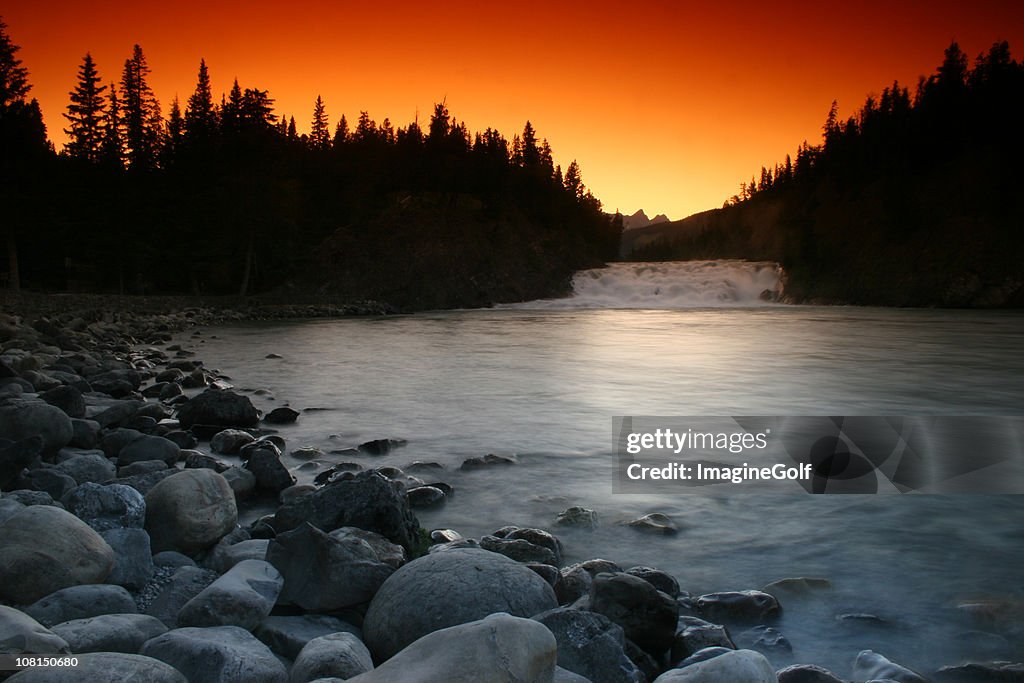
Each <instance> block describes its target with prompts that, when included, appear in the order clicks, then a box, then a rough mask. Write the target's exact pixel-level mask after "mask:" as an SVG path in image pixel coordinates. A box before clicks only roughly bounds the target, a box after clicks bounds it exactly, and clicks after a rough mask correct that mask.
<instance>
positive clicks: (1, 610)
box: [0, 605, 71, 675]
mask: <svg viewBox="0 0 1024 683" xmlns="http://www.w3.org/2000/svg"><path fill="white" fill-rule="evenodd" d="M0 652H3V653H4V654H12V655H21V654H26V655H54V654H68V653H69V652H71V648H70V647H68V644H67V641H65V640H64V639H63V638H61V637H60V636H58V635H57V634H55V633H53V632H52V631H50V630H48V629H47V628H46V627H45V626H43V625H42V624H40V623H39V622H38V621H36V620H35V619H33V618H32V617H31V616H29V615H28V614H25V613H24V612H21V611H19V610H16V609H14V608H13V607H7V606H6V605H0ZM0 675H2V674H0Z"/></svg>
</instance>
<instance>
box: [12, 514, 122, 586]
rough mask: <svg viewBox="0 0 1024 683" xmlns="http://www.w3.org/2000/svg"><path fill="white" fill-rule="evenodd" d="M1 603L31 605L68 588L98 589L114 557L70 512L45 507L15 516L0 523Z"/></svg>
mask: <svg viewBox="0 0 1024 683" xmlns="http://www.w3.org/2000/svg"><path fill="white" fill-rule="evenodd" d="M0 538H2V539H3V552H2V553H0V599H2V600H9V601H12V602H13V601H18V602H34V601H36V600H39V599H40V598H42V597H43V596H45V595H49V594H50V593H53V592H54V591H56V590H60V589H61V588H66V587H68V586H77V585H79V584H87V583H99V582H101V581H104V580H105V579H106V578H107V576H108V575H109V574H110V572H111V570H112V569H113V568H114V561H115V556H114V551H113V550H112V549H111V548H110V546H109V545H107V543H106V541H104V540H103V539H102V538H101V537H100V536H99V534H97V533H96V532H95V531H93V530H92V529H91V528H90V527H89V526H88V525H86V523H85V522H83V521H82V520H80V519H78V518H77V517H75V516H74V515H72V514H71V513H69V512H65V511H64V510H59V509H57V508H55V507H50V506H47V505H34V506H32V507H26V508H24V509H22V510H18V511H17V512H15V513H14V514H12V515H10V516H9V517H7V518H6V519H4V521H3V522H2V523H0Z"/></svg>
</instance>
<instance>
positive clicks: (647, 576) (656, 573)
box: [626, 567, 679, 598]
mask: <svg viewBox="0 0 1024 683" xmlns="http://www.w3.org/2000/svg"><path fill="white" fill-rule="evenodd" d="M626 573H627V574H629V575H631V576H636V577H639V578H641V579H643V580H644V581H646V582H647V583H649V584H651V585H652V586H654V587H655V588H657V589H658V590H660V591H661V592H662V593H664V594H665V595H668V596H669V597H672V598H674V597H676V596H677V595H679V582H678V581H676V579H675V577H674V576H671V575H670V574H667V573H665V572H663V571H661V570H660V569H654V568H653V567H630V568H629V569H627V570H626Z"/></svg>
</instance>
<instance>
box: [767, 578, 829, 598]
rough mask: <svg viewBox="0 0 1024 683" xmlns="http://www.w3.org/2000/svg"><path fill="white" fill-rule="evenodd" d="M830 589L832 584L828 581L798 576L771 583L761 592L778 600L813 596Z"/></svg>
mask: <svg viewBox="0 0 1024 683" xmlns="http://www.w3.org/2000/svg"><path fill="white" fill-rule="evenodd" d="M830 588H832V582H831V581H829V580H828V579H821V578H815V577H810V576H799V577H795V578H787V579H780V580H778V581H772V582H771V583H769V584H768V585H766V586H765V587H764V588H762V589H761V592H762V593H768V594H769V595H774V596H775V597H776V598H777V599H779V598H783V597H800V596H805V595H806V596H813V595H815V594H817V593H819V592H820V591H823V590H829V589H830Z"/></svg>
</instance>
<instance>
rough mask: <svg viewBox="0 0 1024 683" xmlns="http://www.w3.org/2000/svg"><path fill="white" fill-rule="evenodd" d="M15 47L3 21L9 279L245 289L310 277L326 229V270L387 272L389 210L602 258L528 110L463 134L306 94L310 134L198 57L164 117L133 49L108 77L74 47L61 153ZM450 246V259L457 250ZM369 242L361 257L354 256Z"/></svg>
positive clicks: (584, 202) (417, 238)
mask: <svg viewBox="0 0 1024 683" xmlns="http://www.w3.org/2000/svg"><path fill="white" fill-rule="evenodd" d="M17 50H18V47H17V46H16V45H14V44H13V42H12V41H11V39H10V37H9V36H8V35H7V32H6V26H4V25H3V24H2V22H0V136H2V140H3V143H4V150H5V152H4V155H3V157H4V160H3V164H2V173H3V180H4V183H3V185H4V189H3V190H0V191H2V192H3V193H4V195H3V196H2V199H0V200H2V201H3V203H4V205H5V206H6V207H8V211H9V218H8V220H7V221H5V223H6V230H7V233H8V235H7V240H6V241H7V250H8V264H9V265H8V279H9V285H10V286H11V287H12V288H13V287H17V286H18V285H19V284H21V283H22V282H25V283H26V284H27V285H28V286H30V287H33V288H39V289H51V290H53V289H64V288H71V289H96V290H101V291H118V292H122V293H157V292H170V293H176V292H191V293H193V294H224V293H239V294H243V295H244V294H247V293H250V292H252V291H255V290H267V289H271V288H274V287H279V286H281V285H283V284H286V283H290V282H291V281H292V280H294V279H296V278H299V279H301V278H303V277H308V275H309V273H310V269H311V268H312V267H313V266H314V265H315V263H316V258H317V250H318V249H319V248H320V245H322V244H324V243H325V242H328V241H332V240H333V242H334V243H337V242H338V240H339V237H338V236H339V234H340V235H342V236H344V237H346V239H345V240H342V241H344V242H345V244H346V245H348V246H347V247H346V248H347V249H348V252H349V253H348V256H349V258H347V259H345V262H343V263H340V264H336V267H337V268H345V267H352V268H373V267H375V266H382V267H386V262H387V259H388V254H387V253H381V252H382V250H381V249H379V248H375V247H374V245H375V244H376V245H377V246H379V245H380V244H383V243H384V241H385V240H386V241H387V243H388V245H389V247H388V248H389V249H398V248H402V242H401V241H399V242H398V243H397V244H396V241H395V240H394V239H393V237H394V236H393V235H392V236H391V237H388V236H384V235H381V234H380V232H381V231H382V230H383V229H384V228H382V225H383V223H382V222H381V220H379V219H380V217H381V216H382V215H384V214H387V213H388V212H393V211H394V210H396V208H399V209H403V210H405V211H406V212H407V213H409V212H412V213H413V214H416V215H413V216H412V219H414V222H415V219H422V218H423V217H424V216H426V215H427V214H428V213H429V215H430V216H432V217H433V218H432V220H433V219H436V220H440V221H448V220H456V219H455V218H452V217H453V216H458V217H459V220H461V219H462V218H465V217H466V216H467V215H469V214H472V216H473V221H474V224H475V225H480V226H484V225H487V224H497V223H501V224H502V225H504V226H505V227H506V229H508V230H511V231H513V232H516V233H517V234H512V235H506V236H504V238H507V239H508V240H510V241H509V242H503V245H504V246H503V248H509V245H510V244H511V245H512V247H511V248H512V249H522V250H524V251H525V250H531V249H535V248H536V244H537V243H538V241H540V242H543V243H544V244H545V245H546V246H547V248H548V249H549V250H552V251H553V252H555V253H557V254H558V256H559V259H556V261H557V262H558V263H559V264H560V265H563V266H564V267H566V268H570V267H579V266H583V265H591V264H592V263H593V262H595V261H599V260H603V259H606V258H611V257H612V256H613V255H614V253H615V249H616V246H617V241H618V234H619V232H620V231H621V221H614V220H610V219H609V218H608V217H607V216H606V215H605V214H603V213H602V212H601V204H600V202H599V201H598V200H597V198H595V197H594V196H593V194H592V193H591V192H590V191H589V190H588V189H587V188H586V186H585V185H584V183H583V180H582V175H581V172H580V167H579V164H577V163H576V161H573V162H572V163H571V164H569V166H568V167H567V168H566V169H565V170H564V172H563V170H562V169H561V167H560V166H558V165H556V164H555V163H554V161H553V158H552V150H551V146H550V145H549V144H548V142H547V140H546V139H543V138H540V137H539V135H538V133H537V131H536V129H535V128H534V126H533V125H532V123H531V122H530V121H527V122H526V123H525V125H524V127H523V130H522V132H521V133H520V134H517V135H515V136H514V137H513V138H512V140H511V141H510V140H509V139H507V138H506V137H505V136H504V135H502V134H501V133H500V132H498V131H497V130H494V129H492V128H488V129H486V130H485V131H483V132H475V133H471V132H470V130H469V129H468V127H467V125H466V124H465V122H462V121H458V120H457V119H456V118H455V117H454V116H453V115H452V114H451V113H450V111H449V109H448V107H447V104H446V103H445V102H441V103H438V104H435V105H434V107H433V110H432V112H431V115H430V118H429V121H427V122H424V125H423V126H422V127H421V125H420V122H419V120H418V117H417V119H416V120H414V121H412V122H410V123H408V124H407V125H405V126H395V125H394V124H393V123H392V122H391V121H390V120H389V119H387V118H385V119H384V120H383V121H382V122H380V123H378V122H376V121H375V120H374V119H373V118H371V116H370V114H369V113H368V112H367V111H361V112H360V113H359V115H358V117H357V118H356V120H355V121H353V122H350V121H349V120H348V119H347V117H346V116H344V115H342V116H341V117H340V118H339V119H338V120H337V121H336V123H334V125H333V128H332V127H331V121H330V118H329V115H328V111H327V106H326V104H325V102H324V100H323V99H322V98H321V97H320V96H319V95H318V96H317V97H316V98H315V100H314V101H313V102H312V103H311V104H312V113H311V117H310V132H309V133H308V134H303V135H299V134H298V132H297V126H296V122H295V118H294V117H293V116H288V117H286V116H283V115H279V114H278V113H277V112H276V110H275V107H274V105H275V102H274V99H273V97H272V96H271V95H270V93H269V91H268V90H266V89H261V88H258V87H245V88H243V87H242V86H241V85H240V84H239V83H238V81H237V79H235V81H234V83H233V86H232V88H231V89H230V91H229V92H228V93H226V94H222V95H221V96H220V97H219V98H217V97H215V95H214V93H213V91H212V88H211V83H210V74H209V69H208V67H207V64H206V62H205V60H201V61H200V63H199V66H198V73H197V79H196V85H195V89H194V91H193V92H192V94H191V95H190V96H189V97H188V99H187V101H186V102H185V103H184V105H182V104H181V103H179V102H178V100H177V99H175V100H174V101H172V102H171V104H170V107H169V109H168V110H167V114H166V116H165V115H164V113H163V110H162V108H161V105H160V102H159V101H158V99H157V97H156V95H155V93H154V92H153V90H152V87H151V86H150V85H149V81H150V76H151V71H150V68H149V66H148V64H147V62H146V57H145V54H144V52H143V50H142V48H141V47H140V46H138V45H135V46H134V48H133V50H132V53H131V55H130V56H129V57H128V58H127V59H126V60H125V62H124V65H123V69H122V70H121V76H120V79H119V80H118V81H117V82H114V81H106V80H104V79H103V78H102V77H101V75H100V72H99V68H98V66H97V64H96V63H95V61H94V60H93V58H92V56H91V54H88V53H87V54H86V55H84V57H83V59H82V62H81V64H80V66H79V68H78V73H77V79H76V80H75V82H74V84H73V87H72V89H71V90H70V92H69V104H68V105H67V108H66V111H65V112H64V113H63V121H64V124H65V128H64V132H65V133H66V135H67V143H66V145H64V148H63V149H62V150H61V151H60V152H59V153H58V152H57V151H56V150H55V149H54V147H53V145H52V143H51V142H50V141H49V140H48V139H47V133H46V128H45V126H44V125H43V120H42V114H41V112H40V109H39V105H38V102H37V101H35V100H30V99H28V93H29V90H30V88H31V86H30V84H29V82H28V72H27V70H26V69H25V67H23V66H22V65H21V63H20V61H19V60H18V59H17V56H16V55H17ZM417 211H419V213H418V214H417V213H416V212H417ZM407 217H408V216H407ZM420 222H421V223H422V221H420ZM449 236H450V234H449V233H448V232H445V230H443V229H442V226H438V228H437V230H436V231H435V230H434V226H431V225H421V226H420V229H419V230H418V231H416V232H415V233H413V232H411V231H406V233H403V235H402V239H403V240H406V241H407V242H408V246H409V248H414V245H415V244H417V243H419V242H428V241H430V240H431V239H434V240H435V241H438V240H445V239H448V237H449ZM462 239H464V240H467V241H468V242H470V243H475V242H477V241H480V240H483V239H484V236H478V235H475V234H472V233H470V234H469V235H462ZM517 240H518V241H517ZM492 241H493V240H492ZM448 246H449V247H450V248H451V250H452V251H451V254H450V257H451V258H453V259H455V258H463V257H466V255H467V253H468V252H466V253H460V252H459V246H458V245H448ZM374 251H376V252H378V253H377V259H376V263H374V262H371V261H370V260H369V258H368V257H367V256H366V254H368V253H370V252H374ZM465 251H466V250H463V252H465ZM364 252H365V253H364ZM574 252H576V253H575V255H574ZM533 262H536V263H538V264H540V263H541V262H542V259H534V261H533ZM551 262H552V261H550V260H549V261H546V262H545V263H548V264H550V263H551ZM538 267H540V266H538ZM328 276H329V274H324V277H328Z"/></svg>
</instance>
